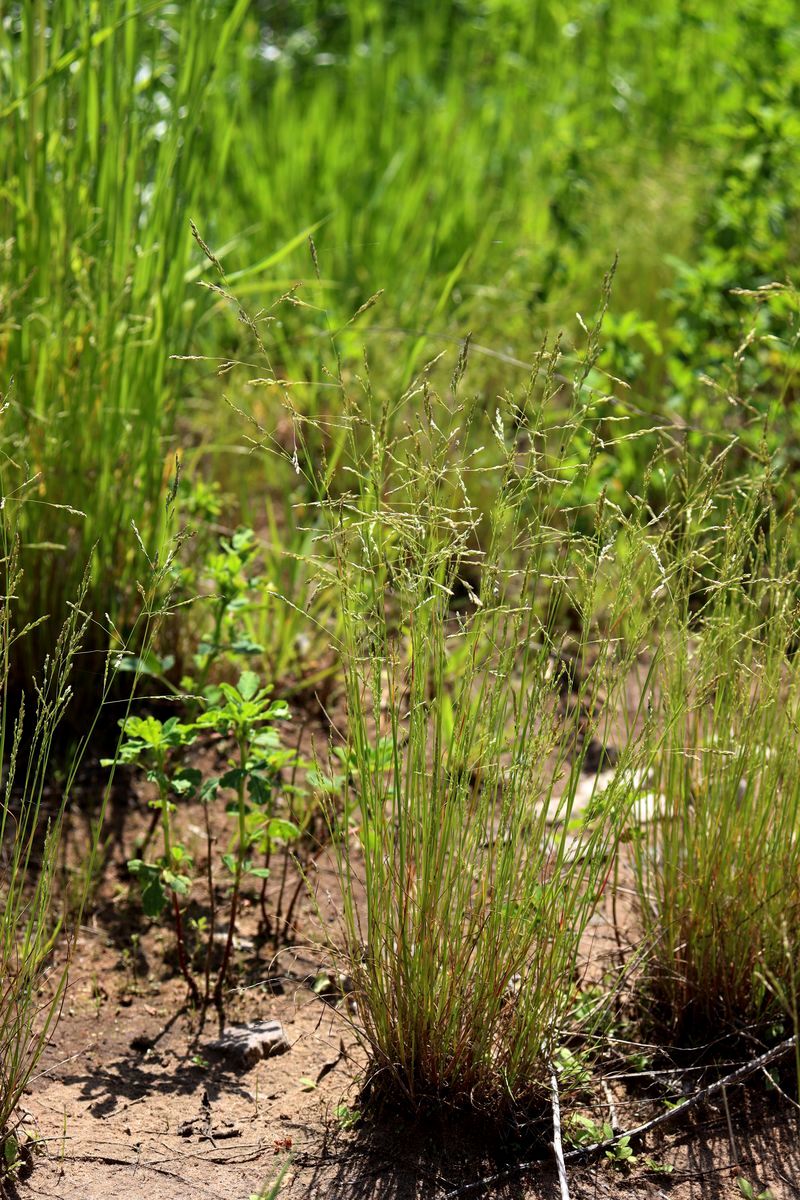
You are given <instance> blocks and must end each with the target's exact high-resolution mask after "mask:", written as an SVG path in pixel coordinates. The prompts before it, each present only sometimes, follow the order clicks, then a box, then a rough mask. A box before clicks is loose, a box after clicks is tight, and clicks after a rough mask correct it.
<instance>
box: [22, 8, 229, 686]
mask: <svg viewBox="0 0 800 1200" xmlns="http://www.w3.org/2000/svg"><path fill="white" fill-rule="evenodd" d="M246 7H247V5H246V3H244V0H242V2H240V3H237V4H232V5H228V4H227V3H224V4H223V3H217V0H189V2H188V3H181V4H179V5H165V4H163V3H160V2H153V0H150V2H148V3H146V4H144V5H143V6H139V7H136V6H131V5H130V4H128V3H127V0H109V2H108V3H103V4H97V3H92V4H86V3H83V2H75V0H63V2H62V0H58V2H57V3H56V2H51V0H26V2H25V3H23V4H19V5H17V4H15V5H11V6H5V9H4V14H3V17H2V19H0V80H1V81H2V83H1V84H0V95H2V100H1V101H0V370H2V372H3V374H5V375H6V376H7V377H8V376H11V377H13V380H14V387H13V390H12V389H11V388H7V387H6V385H5V382H3V383H2V391H3V392H6V391H8V396H7V408H6V410H5V413H4V418H3V443H2V444H3V452H4V454H5V455H7V456H10V457H11V458H12V459H14V460H16V461H17V462H20V463H26V464H28V465H29V469H28V473H27V476H26V479H25V489H26V495H27V497H28V499H29V501H30V502H29V503H28V504H27V505H25V507H24V509H23V511H22V513H21V516H20V535H21V538H22V552H23V563H24V567H25V575H24V578H23V582H22V585H21V586H22V589H23V590H22V593H21V597H20V598H21V602H22V606H23V611H24V613H25V616H26V619H31V617H32V616H33V615H34V614H35V615H36V616H39V615H40V614H41V613H43V612H48V613H51V614H52V615H53V620H54V621H55V622H58V621H59V620H60V619H61V615H62V614H63V613H64V612H65V611H66V606H67V603H68V601H70V600H71V599H72V597H73V596H74V595H75V594H76V593H77V590H78V586H79V584H80V576H81V572H82V571H83V564H84V563H85V562H86V561H87V559H88V558H89V557H90V555H91V556H92V575H91V581H90V585H89V592H88V596H87V602H88V603H89V605H90V607H91V608H92V609H93V610H94V611H95V612H96V613H97V614H98V618H99V617H101V616H102V614H105V613H108V614H110V615H111V617H112V620H113V621H114V622H115V624H116V626H117V628H118V630H119V631H120V632H121V635H122V637H123V639H124V638H125V637H126V635H127V631H128V630H129V628H130V626H131V625H132V623H133V620H134V617H135V612H136V583H137V581H138V580H140V579H142V578H144V576H145V575H146V573H147V564H146V560H145V558H144V555H142V554H140V547H139V546H138V545H137V539H136V537H135V536H134V533H133V531H132V528H131V522H132V521H135V522H136V525H137V527H138V530H139V531H140V534H141V537H140V542H141V543H143V545H144V546H147V547H152V546H155V545H158V544H159V543H160V540H161V534H162V532H163V526H164V506H163V501H164V492H165V479H166V475H167V470H168V463H169V460H170V459H171V457H172V454H173V443H172V440H171V439H172V435H173V427H174V420H175V414H176V397H177V385H178V377H177V376H176V374H175V370H174V369H173V367H172V366H171V364H170V354H180V353H182V352H184V351H185V350H186V349H187V336H188V333H189V330H190V328H191V326H192V324H193V323H194V320H195V319H196V316H197V304H196V303H195V304H194V306H193V308H194V311H193V312H187V311H185V309H184V300H185V295H186V284H187V281H186V276H187V272H188V271H189V269H190V264H191V248H192V242H191V237H190V234H189V226H188V218H189V215H190V210H191V209H192V207H193V206H194V205H196V204H197V203H198V201H199V197H200V194H201V190H202V189H203V188H204V187H206V186H207V185H208V178H209V164H210V163H213V164H214V167H215V169H219V170H220V171H221V170H222V168H223V165H224V161H225V155H226V150H225V141H226V133H225V128H227V129H228V130H229V129H230V126H231V122H232V120H233V113H232V112H231V113H229V114H228V116H227V120H226V122H225V127H223V126H222V125H220V126H218V127H217V130H216V133H217V135H218V136H216V137H215V138H214V139H213V143H212V140H211V139H210V137H209V135H208V130H207V129H206V127H205V122H206V120H207V108H206V102H207V100H208V98H209V92H210V89H211V85H212V81H213V79H214V77H215V68H218V67H221V66H222V64H223V63H224V62H225V61H226V48H227V46H228V45H229V43H230V42H231V39H232V38H233V37H234V35H235V34H236V32H237V31H238V30H239V28H240V26H241V20H242V17H243V13H244V10H245V8H246ZM176 43H177V44H178V45H179V46H180V52H179V53H178V54H177V55H176V51H175V47H176ZM212 147H213V148H212ZM76 497H85V502H84V504H83V505H76V503H75V498H76ZM109 564H112V565H111V566H109ZM57 629H58V625H57V624H56V625H54V626H51V625H42V626H40V627H39V628H38V629H37V630H36V631H35V632H34V633H33V636H32V637H31V638H29V639H27V644H25V643H23V644H22V645H20V646H19V647H17V648H15V649H16V653H17V655H18V656H20V659H21V662H20V670H21V671H22V672H23V674H22V677H23V678H27V676H29V674H30V670H29V666H30V664H31V663H37V662H38V661H41V660H42V659H43V656H44V653H45V651H46V650H48V649H50V648H52V646H53V644H54V641H55V636H56V632H57ZM89 636H90V641H91V644H92V645H93V646H94V648H96V649H98V650H99V651H100V652H101V655H100V661H102V651H104V650H105V649H106V648H107V647H108V644H109V639H110V637H111V636H112V635H111V633H110V632H109V631H107V630H103V627H102V625H101V624H100V623H99V621H98V622H96V623H95V624H93V625H92V626H91V628H90V630H89ZM94 684H95V691H96V692H99V691H100V690H101V689H102V675H101V674H100V676H99V681H98V680H97V679H95V680H94ZM98 684H99V686H98ZM86 686H87V688H91V686H92V681H91V677H90V676H86Z"/></svg>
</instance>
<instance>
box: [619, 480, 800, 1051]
mask: <svg viewBox="0 0 800 1200" xmlns="http://www.w3.org/2000/svg"><path fill="white" fill-rule="evenodd" d="M770 482H771V481H770V478H769V476H768V475H767V476H763V475H762V477H761V478H759V477H758V476H755V475H754V476H753V478H752V479H751V480H750V481H749V482H747V483H745V481H743V480H742V481H740V482H739V484H738V486H737V491H738V493H739V494H738V495H732V494H726V493H725V491H724V489H721V488H720V486H719V472H718V471H717V470H714V469H710V470H709V471H708V472H707V473H706V475H705V479H704V480H701V481H700V483H699V484H698V486H697V487H696V488H695V490H694V494H693V496H692V497H691V501H690V502H687V504H686V507H685V509H684V511H683V514H682V521H681V528H680V530H679V531H678V533H677V534H676V539H677V540H676V554H675V559H674V563H673V566H672V567H669V566H665V576H664V580H663V586H662V591H663V599H664V603H663V604H662V605H661V617H662V619H663V621H664V629H663V633H662V635H661V637H662V642H663V646H664V649H665V653H664V654H663V655H662V668H661V672H660V676H659V682H658V687H657V694H658V700H657V710H658V711H657V718H656V719H657V720H658V722H659V724H660V725H661V726H662V728H663V729H664V730H665V733H664V738H663V744H662V746H661V747H660V750H659V752H658V753H657V754H656V756H655V759H654V765H653V770H652V772H651V774H650V776H649V778H648V779H647V782H646V785H645V786H646V789H647V792H648V796H647V798H646V802H645V804H646V808H647V810H648V817H649V819H648V820H647V821H646V822H645V824H644V825H643V832H642V837H641V839H640V840H639V841H638V842H637V852H636V884H637V890H638V896H639V907H640V912H641V917H642V922H643V927H644V938H645V945H646V958H645V967H644V977H643V979H642V981H641V985H640V986H641V991H642V997H643V1002H644V1004H645V1010H646V1012H647V1014H648V1018H649V1019H651V1020H652V1019H655V1020H656V1021H657V1023H659V1024H660V1025H662V1027H663V1026H664V1025H666V1026H667V1027H668V1028H669V1030H670V1031H671V1034H672V1035H673V1036H678V1037H688V1038H689V1039H696V1038H698V1037H699V1038H706V1037H707V1036H708V1035H709V1034H710V1033H718V1032H719V1031H720V1030H722V1031H729V1032H734V1031H742V1030H745V1029H748V1028H751V1027H754V1026H755V1027H757V1028H758V1029H760V1030H762V1031H763V1030H764V1029H765V1027H766V1026H767V1025H769V1023H770V1022H774V1021H775V1020H776V1019H778V1018H780V1017H781V1015H782V1008H784V1007H785V1005H786V1001H787V999H788V997H790V996H791V995H792V993H793V978H792V971H791V966H792V962H793V961H794V958H795V957H796V954H797V951H798V949H800V944H799V943H798V933H797V931H798V928H800V842H799V841H798V827H800V770H798V761H797V744H798V716H799V715H800V707H799V704H800V676H798V671H797V644H798V632H799V631H800V630H799V627H798V620H799V619H800V607H798V572H797V565H796V560H795V559H794V557H793V555H792V553H791V549H790V537H791V526H792V521H793V520H794V516H795V513H794V509H792V510H791V511H790V512H788V513H785V514H783V515H780V514H779V513H778V512H777V511H776V508H775V505H774V503H773V500H772V495H771V486H770ZM743 495H744V501H743V500H742V496H743ZM782 1000H783V1003H782V1002H781V1001H782Z"/></svg>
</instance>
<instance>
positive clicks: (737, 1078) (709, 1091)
mask: <svg viewBox="0 0 800 1200" xmlns="http://www.w3.org/2000/svg"><path fill="white" fill-rule="evenodd" d="M794 1048H795V1037H790V1038H787V1039H786V1040H785V1041H784V1042H780V1043H779V1045H777V1046H773V1048H772V1049H771V1050H767V1051H765V1052H764V1054H760V1055H759V1056H758V1058H753V1059H751V1060H750V1062H747V1063H745V1064H744V1065H743V1066H741V1067H737V1069H736V1070H735V1071H732V1072H731V1074H730V1075H725V1076H724V1078H722V1079H718V1080H717V1081H716V1082H715V1083H711V1084H709V1085H708V1087H705V1088H701V1089H700V1090H699V1091H697V1092H695V1094H694V1095H693V1096H690V1097H689V1099H688V1100H684V1101H683V1103H682V1104H676V1105H675V1107H674V1108H670V1109H669V1110H668V1111H667V1112H664V1113H659V1115H658V1116H657V1117H653V1119H652V1120H651V1121H645V1122H644V1124H643V1125H637V1126H636V1127H635V1128H634V1129H627V1130H625V1131H623V1132H620V1133H617V1134H615V1135H614V1136H613V1137H610V1138H606V1139H605V1141H602V1142H593V1143H592V1144H591V1145H590V1146H581V1147H580V1148H579V1149H577V1150H570V1151H569V1153H568V1154H565V1155H564V1163H565V1164H566V1163H568V1162H570V1163H572V1162H583V1161H585V1160H586V1159H589V1158H596V1157H597V1155H598V1154H604V1153H605V1151H606V1150H612V1149H613V1148H614V1147H615V1146H616V1145H617V1144H618V1143H619V1142H620V1141H621V1140H622V1139H623V1138H629V1139H633V1138H639V1137H643V1136H644V1135H645V1134H646V1133H650V1131H651V1130H653V1129H656V1128H658V1126H659V1125H664V1124H665V1123H666V1122H667V1121H673V1120H674V1119H675V1118H676V1117H680V1116H683V1114H684V1113H687V1112H688V1111H689V1110H690V1109H692V1108H696V1107H697V1105H698V1104H702V1103H703V1101H704V1100H708V1099H709V1098H710V1097H711V1096H714V1095H716V1093H717V1092H721V1091H722V1090H723V1088H726V1087H730V1086H731V1084H734V1083H740V1082H741V1081H742V1080H743V1079H746V1078H747V1076H748V1075H752V1074H753V1073H754V1072H755V1071H760V1070H761V1069H762V1068H763V1067H766V1066H769V1064H770V1063H773V1062H777V1061H778V1060H779V1059H781V1058H785V1057H786V1055H787V1054H789V1053H790V1052H791V1051H793V1050H794ZM541 1165H542V1160H541V1159H539V1158H533V1159H528V1160H527V1161H526V1162H519V1163H515V1164H514V1165H513V1166H512V1167H506V1168H505V1169H504V1170H502V1171H497V1172H496V1173H495V1174H494V1175H486V1176H484V1178H483V1179H476V1180H475V1181H474V1182H473V1183H467V1184H464V1185H463V1186H462V1187H459V1188H454V1189H453V1190H452V1191H450V1192H447V1193H446V1194H445V1196H444V1200H456V1198H457V1197H459V1196H466V1195H467V1194H469V1193H470V1192H478V1191H485V1190H486V1189H487V1188H490V1187H492V1186H493V1185H494V1184H495V1183H503V1182H504V1181H505V1180H507V1179H513V1178H514V1177H515V1176H517V1175H524V1174H525V1172H526V1171H531V1170H533V1169H534V1168H535V1167H540V1166H541ZM562 1195H563V1193H562Z"/></svg>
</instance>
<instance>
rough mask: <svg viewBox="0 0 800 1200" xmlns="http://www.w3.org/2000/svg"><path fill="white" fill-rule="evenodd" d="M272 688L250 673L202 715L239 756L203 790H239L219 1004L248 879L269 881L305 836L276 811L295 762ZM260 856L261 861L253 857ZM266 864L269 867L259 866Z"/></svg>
mask: <svg viewBox="0 0 800 1200" xmlns="http://www.w3.org/2000/svg"><path fill="white" fill-rule="evenodd" d="M270 691H271V689H270V688H268V687H261V685H260V681H259V678H258V676H257V675H256V674H255V672H253V671H244V672H243V673H242V675H241V676H240V677H239V681H238V683H237V684H236V686H233V685H231V684H229V683H221V684H220V685H219V689H218V695H217V700H216V703H214V704H213V705H212V706H211V707H209V708H208V709H207V710H206V712H204V713H202V714H201V715H200V717H198V719H197V722H196V724H195V728H197V729H213V730H215V732H217V733H219V734H221V735H223V736H225V737H232V738H233V740H234V742H235V743H236V754H235V755H234V757H233V758H231V759H230V760H229V762H228V770H227V771H225V772H224V773H223V774H222V775H220V776H219V777H217V778H210V779H207V780H206V781H205V782H204V784H203V787H202V789H201V795H202V796H203V798H204V799H205V800H209V799H211V798H212V797H213V796H216V795H217V793H218V791H219V790H220V789H222V790H231V791H233V792H234V799H233V800H232V801H231V802H230V803H229V804H228V807H227V812H228V813H229V814H230V815H231V816H232V817H233V818H234V819H235V832H234V835H233V838H232V840H231V843H230V845H229V848H228V850H227V851H226V852H225V853H224V854H223V855H222V862H223V864H224V866H225V868H226V870H227V871H228V873H229V874H230V876H231V905H230V914H229V919H228V932H227V937H226V940H225V949H224V952H223V958H222V964H221V966H220V969H219V974H218V976H217V984H216V988H215V992H214V998H215V1002H216V1003H217V1005H218V1006H219V1004H220V1003H221V999H222V988H223V985H224V982H225V977H226V975H227V972H228V965H229V962H230V956H231V949H232V947H233V935H234V931H235V928H236V917H237V912H238V908H239V899H240V893H241V886H242V880H243V878H244V877H245V876H250V877H252V878H255V879H260V880H262V881H263V880H264V879H266V878H267V877H268V876H269V870H270V868H269V865H268V862H269V856H270V854H271V852H272V849H273V848H274V846H275V845H276V844H277V843H279V842H290V841H292V840H294V839H295V838H297V837H298V836H299V833H300V831H299V829H298V828H297V826H296V825H295V824H294V823H293V822H292V821H289V820H286V818H284V817H280V816H278V815H277V814H276V812H275V804H276V794H277V787H278V783H279V781H280V772H281V770H282V769H283V768H284V767H286V766H288V765H289V764H291V763H292V762H293V761H294V759H295V757H296V756H295V753H294V751H292V750H286V749H284V748H283V747H282V746H281V744H280V740H279V738H278V735H277V733H276V731H275V729H274V728H273V723H274V722H275V721H279V720H286V719H287V718H288V716H289V709H288V707H287V706H286V704H285V703H284V702H283V701H281V700H271V699H270ZM254 854H256V855H259V860H258V862H257V861H256V859H255V858H254V857H253V855H254ZM259 863H263V865H259Z"/></svg>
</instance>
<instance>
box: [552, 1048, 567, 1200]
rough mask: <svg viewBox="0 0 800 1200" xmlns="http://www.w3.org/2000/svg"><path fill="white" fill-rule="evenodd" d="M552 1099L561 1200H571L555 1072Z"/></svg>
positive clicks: (554, 1152)
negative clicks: (562, 1142) (562, 1141)
mask: <svg viewBox="0 0 800 1200" xmlns="http://www.w3.org/2000/svg"><path fill="white" fill-rule="evenodd" d="M550 1099H551V1103H552V1107H553V1154H554V1155H555V1157H556V1167H557V1168H558V1186H559V1188H560V1189H561V1200H569V1183H568V1181H567V1168H566V1164H565V1162H564V1147H563V1146H562V1144H561V1104H560V1102H559V1099H558V1077H557V1075H556V1073H555V1071H554V1070H551V1072H550Z"/></svg>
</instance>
